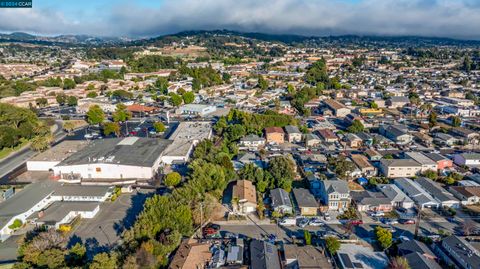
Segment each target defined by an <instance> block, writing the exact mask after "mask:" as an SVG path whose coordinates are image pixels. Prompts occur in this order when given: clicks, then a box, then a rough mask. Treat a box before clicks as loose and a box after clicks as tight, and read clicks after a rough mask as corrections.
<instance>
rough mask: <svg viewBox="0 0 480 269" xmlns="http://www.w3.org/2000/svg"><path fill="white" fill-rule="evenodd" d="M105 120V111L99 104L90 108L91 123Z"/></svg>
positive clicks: (88, 116) (88, 118)
mask: <svg viewBox="0 0 480 269" xmlns="http://www.w3.org/2000/svg"><path fill="white" fill-rule="evenodd" d="M104 120H105V113H104V112H103V110H102V109H101V108H100V106H98V105H93V106H91V107H90V108H89V109H88V112H87V121H88V123H89V124H91V125H95V124H100V123H102V122H103V121H104Z"/></svg>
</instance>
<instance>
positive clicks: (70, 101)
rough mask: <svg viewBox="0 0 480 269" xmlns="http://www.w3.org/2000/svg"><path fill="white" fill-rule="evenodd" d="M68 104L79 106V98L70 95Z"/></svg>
mask: <svg viewBox="0 0 480 269" xmlns="http://www.w3.org/2000/svg"><path fill="white" fill-rule="evenodd" d="M67 104H68V105H69V106H76V105H77V104H78V99H77V97H75V96H73V95H70V96H69V97H68V99H67Z"/></svg>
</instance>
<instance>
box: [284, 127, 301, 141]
mask: <svg viewBox="0 0 480 269" xmlns="http://www.w3.org/2000/svg"><path fill="white" fill-rule="evenodd" d="M285 132H286V133H287V141H288V142H290V143H298V142H301V141H302V132H300V130H299V129H298V127H297V126H293V125H287V126H285Z"/></svg>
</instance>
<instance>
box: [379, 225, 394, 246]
mask: <svg viewBox="0 0 480 269" xmlns="http://www.w3.org/2000/svg"><path fill="white" fill-rule="evenodd" d="M375 236H376V238H377V242H378V243H379V244H380V246H381V247H382V248H383V249H387V248H389V247H390V246H391V245H392V233H391V232H390V231H389V230H387V229H385V228H383V227H381V226H377V227H375Z"/></svg>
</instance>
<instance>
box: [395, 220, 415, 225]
mask: <svg viewBox="0 0 480 269" xmlns="http://www.w3.org/2000/svg"><path fill="white" fill-rule="evenodd" d="M399 222H400V223H401V224H415V220H414V219H401V220H400V221H399Z"/></svg>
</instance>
